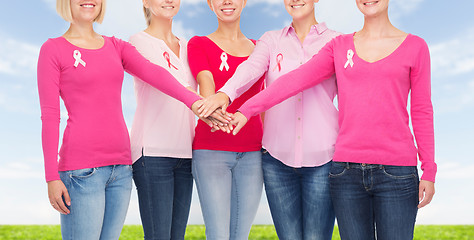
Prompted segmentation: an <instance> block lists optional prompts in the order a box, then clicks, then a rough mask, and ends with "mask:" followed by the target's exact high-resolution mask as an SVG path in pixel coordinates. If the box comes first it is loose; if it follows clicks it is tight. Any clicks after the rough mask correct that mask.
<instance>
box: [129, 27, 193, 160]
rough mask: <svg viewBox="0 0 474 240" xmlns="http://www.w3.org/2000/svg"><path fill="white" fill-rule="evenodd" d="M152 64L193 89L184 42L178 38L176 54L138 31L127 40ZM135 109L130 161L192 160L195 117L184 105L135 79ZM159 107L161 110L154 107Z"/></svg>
mask: <svg viewBox="0 0 474 240" xmlns="http://www.w3.org/2000/svg"><path fill="white" fill-rule="evenodd" d="M129 42H130V43H131V44H132V45H133V46H135V47H136V48H137V50H138V51H139V52H140V53H141V54H142V55H143V56H144V57H145V58H146V59H148V60H150V61H151V62H152V63H154V64H156V65H159V66H161V67H163V68H164V69H166V70H168V72H169V73H171V75H173V76H174V77H175V78H176V80H178V81H179V82H180V83H181V85H183V86H185V87H190V88H192V89H193V90H196V81H195V80H194V77H193V75H192V74H191V70H190V69H189V65H188V56H187V41H186V40H184V39H179V55H178V56H177V55H175V54H174V52H173V51H172V50H171V49H170V48H169V47H168V46H167V45H166V43H165V42H164V41H163V40H161V39H158V38H155V37H153V36H151V35H150V34H148V33H146V32H144V31H143V32H139V33H137V34H135V35H133V36H131V37H130V41H129ZM134 85H135V97H136V99H137V108H136V110H135V116H134V118H133V123H132V129H131V130H130V142H131V146H132V161H133V162H135V161H137V160H138V159H139V158H140V157H141V156H142V154H143V155H144V156H152V157H174V158H191V157H192V144H193V139H194V127H195V122H196V119H195V116H194V113H193V112H192V111H191V110H189V109H188V108H187V107H186V106H185V105H184V104H182V103H181V102H179V101H178V100H176V99H174V98H172V97H170V96H168V95H166V94H164V93H163V92H161V91H160V90H158V89H156V88H154V87H153V86H151V85H150V84H148V83H146V82H143V81H142V80H140V79H138V78H135V79H134ZM157 103H159V104H160V108H157V107H156V104H157Z"/></svg>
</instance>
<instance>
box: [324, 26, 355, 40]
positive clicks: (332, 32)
mask: <svg viewBox="0 0 474 240" xmlns="http://www.w3.org/2000/svg"><path fill="white" fill-rule="evenodd" d="M323 34H324V35H326V36H328V37H330V38H335V37H338V36H341V35H344V34H342V33H341V32H338V31H335V30H332V29H330V28H328V29H327V30H326V31H324V32H323ZM347 35H349V34H347Z"/></svg>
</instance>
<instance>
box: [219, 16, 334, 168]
mask: <svg viewBox="0 0 474 240" xmlns="http://www.w3.org/2000/svg"><path fill="white" fill-rule="evenodd" d="M338 35H340V33H338V32H335V31H333V30H330V29H328V28H327V27H326V24H325V23H320V24H317V25H313V26H312V27H311V30H310V31H309V33H308V35H307V36H306V38H305V40H304V41H303V43H301V41H300V40H299V39H298V36H297V35H296V32H295V29H294V28H293V27H292V26H291V25H290V26H287V27H285V28H283V29H281V30H276V31H270V32H266V33H265V34H264V35H263V36H262V37H261V38H260V39H259V40H258V42H257V45H256V46H255V49H254V50H253V52H252V54H251V55H250V57H249V59H248V60H246V61H245V62H243V63H242V64H240V65H239V67H238V68H237V70H236V72H235V73H234V75H233V76H232V78H231V79H229V81H227V83H226V84H225V85H224V87H222V88H221V89H220V90H219V91H220V92H223V93H225V94H227V96H229V98H230V100H231V101H233V100H234V99H235V98H236V97H238V96H240V95H241V94H242V93H243V92H245V91H246V90H247V89H248V88H249V87H250V86H252V85H253V84H254V83H255V82H256V81H257V80H258V79H259V78H260V77H261V76H262V75H264V74H265V81H266V85H267V86H271V85H272V84H273V83H274V82H275V80H276V79H278V78H279V77H281V76H283V75H285V74H286V73H288V72H290V71H291V70H294V69H296V68H298V67H299V66H300V65H302V64H303V63H305V62H307V61H308V60H309V59H311V57H312V56H313V55H314V54H316V53H317V52H318V51H319V50H320V49H321V48H322V47H324V45H326V43H328V42H329V41H330V40H331V39H333V38H334V37H336V36H338ZM336 94H337V87H336V78H335V77H334V76H331V77H329V78H328V79H327V80H325V81H324V82H323V83H322V84H318V85H316V86H313V87H311V88H309V89H306V90H305V91H302V92H299V93H297V94H296V95H294V96H292V97H290V98H288V99H286V100H285V101H283V102H281V103H279V104H277V105H275V106H273V107H272V108H270V109H268V110H267V111H266V112H265V124H264V125H263V140H262V143H263V146H264V147H265V148H266V149H267V151H268V152H269V153H270V154H271V155H272V156H273V157H275V158H276V159H278V160H280V161H281V162H282V163H284V164H285V165H287V166H291V167H298V168H299V167H315V166H321V165H323V164H325V163H327V162H329V161H331V159H332V157H333V154H334V144H335V143H336V138H337V132H338V130H339V126H338V124H337V116H338V112H337V109H336V107H335V106H334V103H333V100H334V97H335V96H336Z"/></svg>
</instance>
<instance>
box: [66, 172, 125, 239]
mask: <svg viewBox="0 0 474 240" xmlns="http://www.w3.org/2000/svg"><path fill="white" fill-rule="evenodd" d="M59 176H60V177H61V181H62V182H63V183H64V185H65V186H66V188H67V190H68V192H69V196H70V197H71V206H69V210H70V213H69V214H68V215H63V214H61V234H62V238H63V239H71V240H94V239H101V240H112V239H119V236H120V232H121V231H122V227H123V223H124V221H125V215H126V214H127V210H128V204H129V202H130V192H131V191H132V167H131V166H130V165H112V166H105V167H97V168H86V169H79V170H72V171H62V172H59Z"/></svg>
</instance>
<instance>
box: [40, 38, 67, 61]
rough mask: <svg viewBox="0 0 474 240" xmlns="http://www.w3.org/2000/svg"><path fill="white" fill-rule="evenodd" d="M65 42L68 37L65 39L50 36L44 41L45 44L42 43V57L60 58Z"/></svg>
mask: <svg viewBox="0 0 474 240" xmlns="http://www.w3.org/2000/svg"><path fill="white" fill-rule="evenodd" d="M64 44H66V39H63V38H62V37H57V38H49V39H48V40H46V42H44V43H43V45H41V49H40V54H39V56H40V59H46V58H51V59H53V58H54V59H60V58H59V55H60V53H61V46H63V45H64Z"/></svg>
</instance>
